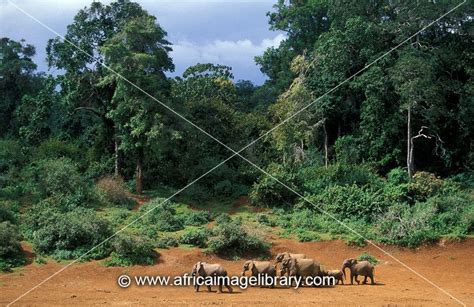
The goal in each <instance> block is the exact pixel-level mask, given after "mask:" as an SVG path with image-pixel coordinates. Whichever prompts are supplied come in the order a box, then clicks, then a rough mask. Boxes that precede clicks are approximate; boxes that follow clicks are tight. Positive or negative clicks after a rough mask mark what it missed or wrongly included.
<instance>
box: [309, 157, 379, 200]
mask: <svg viewBox="0 0 474 307" xmlns="http://www.w3.org/2000/svg"><path fill="white" fill-rule="evenodd" d="M304 175H305V176H304V177H303V178H301V181H303V182H304V185H305V188H306V189H307V190H308V191H309V192H310V193H315V194H316V193H320V192H322V191H323V190H324V189H325V188H327V187H331V186H336V185H338V186H351V185H356V186H358V187H362V186H371V187H374V188H379V187H381V186H382V184H383V181H382V180H381V178H380V177H379V176H377V175H376V174H375V173H374V172H373V171H372V170H370V169H369V168H368V167H367V166H363V165H345V164H334V165H330V166H329V167H328V168H325V167H319V168H316V169H315V170H314V171H313V172H311V173H309V172H305V173H304Z"/></svg>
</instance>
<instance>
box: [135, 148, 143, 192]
mask: <svg viewBox="0 0 474 307" xmlns="http://www.w3.org/2000/svg"><path fill="white" fill-rule="evenodd" d="M142 163H143V149H142V148H139V149H138V157H137V170H136V175H135V191H136V193H137V194H142V192H143V169H142V167H143V166H142Z"/></svg>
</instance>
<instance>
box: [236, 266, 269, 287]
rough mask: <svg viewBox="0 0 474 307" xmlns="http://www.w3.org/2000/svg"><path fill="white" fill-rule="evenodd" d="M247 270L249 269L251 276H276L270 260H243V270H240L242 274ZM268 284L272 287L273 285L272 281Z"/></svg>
mask: <svg viewBox="0 0 474 307" xmlns="http://www.w3.org/2000/svg"><path fill="white" fill-rule="evenodd" d="M247 271H250V272H251V273H252V276H258V275H266V276H271V277H275V276H276V270H275V266H274V265H273V264H272V263H271V262H270V261H254V260H249V261H245V263H244V266H243V270H242V276H245V272H247ZM273 280H275V279H273ZM269 286H270V287H271V288H273V287H274V286H275V285H274V284H273V283H272V284H270V285H269Z"/></svg>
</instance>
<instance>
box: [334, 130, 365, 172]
mask: <svg viewBox="0 0 474 307" xmlns="http://www.w3.org/2000/svg"><path fill="white" fill-rule="evenodd" d="M363 150H364V149H363V148H361V144H360V141H359V139H358V138H356V137H354V136H352V135H344V136H341V137H338V138H337V140H336V142H335V143H334V151H335V153H336V160H337V161H338V162H339V163H341V164H346V165H350V164H356V163H359V162H360V161H361V156H362V155H363V154H362V153H363Z"/></svg>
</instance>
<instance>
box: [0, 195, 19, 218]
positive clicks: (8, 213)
mask: <svg viewBox="0 0 474 307" xmlns="http://www.w3.org/2000/svg"><path fill="white" fill-rule="evenodd" d="M18 207H19V205H18V204H17V203H15V202H11V201H7V200H4V201H0V222H5V221H8V222H10V223H12V224H16V222H17V219H18V218H17V215H18Z"/></svg>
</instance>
